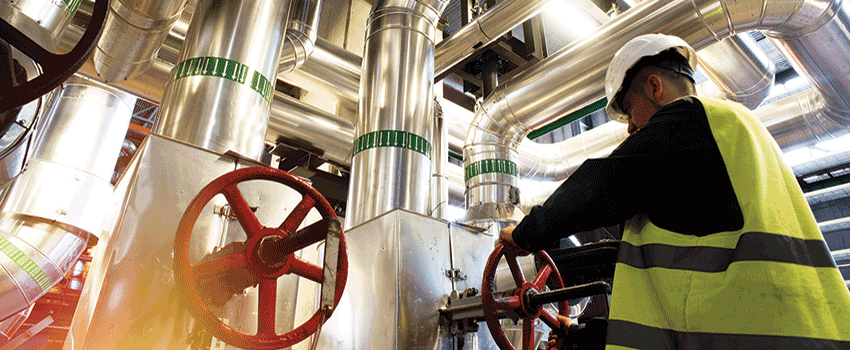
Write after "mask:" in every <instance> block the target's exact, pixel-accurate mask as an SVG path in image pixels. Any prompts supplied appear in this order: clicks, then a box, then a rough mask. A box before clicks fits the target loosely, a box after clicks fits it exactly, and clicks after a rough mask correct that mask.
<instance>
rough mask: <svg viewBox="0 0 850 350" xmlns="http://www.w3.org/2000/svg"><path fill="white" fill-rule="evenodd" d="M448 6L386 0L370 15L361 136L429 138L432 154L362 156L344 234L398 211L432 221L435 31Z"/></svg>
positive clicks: (392, 150)
mask: <svg viewBox="0 0 850 350" xmlns="http://www.w3.org/2000/svg"><path fill="white" fill-rule="evenodd" d="M447 4H448V1H442V0H431V1H427V2H426V1H424V0H422V1H413V0H408V1H404V0H382V1H378V2H377V3H376V4H375V7H374V9H373V12H372V14H371V15H370V16H369V24H368V25H367V32H366V44H365V54H364V56H363V78H362V80H361V82H360V91H361V94H360V95H361V98H360V108H359V110H358V114H357V124H356V129H355V130H356V132H355V135H356V136H355V137H358V138H359V137H361V136H365V135H367V134H370V133H376V132H384V131H386V132H397V131H401V132H404V133H409V134H412V135H413V136H410V137H411V138H413V137H414V136H415V137H418V138H420V139H424V141H425V142H426V145H425V149H426V151H425V152H417V151H414V150H412V149H407V148H403V147H395V146H388V145H387V146H382V145H381V144H380V143H375V145H376V146H375V147H372V146H373V145H372V144H370V145H369V147H371V148H367V149H364V150H362V151H361V152H359V153H355V154H354V155H353V158H352V162H351V164H352V165H351V182H350V185H349V191H348V205H347V207H346V215H345V227H353V226H356V225H358V224H360V223H363V222H365V221H366V220H369V219H371V218H374V217H376V216H378V215H380V214H383V213H385V212H387V211H390V210H392V209H396V208H402V209H406V210H410V211H413V212H417V213H421V214H426V215H427V214H428V209H429V208H428V207H429V200H428V196H429V192H430V191H429V187H430V182H431V159H430V158H431V155H430V154H429V153H430V148H431V146H430V145H429V144H431V143H432V141H433V140H432V136H431V132H432V126H431V124H432V122H431V116H432V114H433V106H434V103H433V101H434V100H433V96H434V92H433V91H434V86H433V81H434V68H433V67H434V35H435V34H436V33H435V32H436V28H435V27H434V26H435V24H436V22H437V20H438V18H439V15H440V13H441V12H442V11H443V9H444V8H445V6H446V5H447ZM409 134H404V135H409ZM373 135H375V134H373ZM403 142H404V143H406V142H408V141H406V140H405V141H403Z"/></svg>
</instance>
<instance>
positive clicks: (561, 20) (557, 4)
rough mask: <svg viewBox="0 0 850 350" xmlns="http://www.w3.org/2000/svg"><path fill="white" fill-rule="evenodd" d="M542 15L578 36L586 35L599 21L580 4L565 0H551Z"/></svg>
mask: <svg viewBox="0 0 850 350" xmlns="http://www.w3.org/2000/svg"><path fill="white" fill-rule="evenodd" d="M543 13H544V15H545V16H546V17H547V20H548V21H551V23H557V24H558V25H559V26H560V27H561V28H563V29H564V30H566V31H569V32H570V33H571V34H573V35H576V36H578V37H579V38H581V37H585V36H588V35H590V34H592V33H593V32H594V30H595V29H596V28H597V27H599V23H598V22H596V21H595V20H592V19H591V15H590V14H589V13H587V12H586V11H584V9H583V8H582V7H580V6H576V4H573V3H572V2H571V1H567V0H551V1H549V3H548V4H546V7H545V8H544V9H543Z"/></svg>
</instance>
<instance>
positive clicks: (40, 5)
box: [0, 0, 82, 53]
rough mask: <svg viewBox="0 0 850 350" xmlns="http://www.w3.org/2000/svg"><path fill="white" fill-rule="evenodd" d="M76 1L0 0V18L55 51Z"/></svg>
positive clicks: (73, 12) (76, 6) (77, 5)
mask: <svg viewBox="0 0 850 350" xmlns="http://www.w3.org/2000/svg"><path fill="white" fill-rule="evenodd" d="M80 1H82V0H62V1H60V0H56V1H42V0H4V1H0V18H2V19H3V20H5V21H6V22H8V23H9V24H11V25H12V26H13V27H15V28H16V29H18V30H20V31H21V32H22V33H24V34H26V36H27V37H29V38H30V39H32V40H33V41H35V42H36V43H37V44H39V45H41V47H43V48H45V49H47V50H48V51H51V52H54V53H55V52H56V47H57V44H58V42H59V38H60V37H61V35H62V31H63V30H65V28H66V27H67V26H68V22H70V21H71V18H72V17H74V14H75V13H76V12H77V8H78V7H79V6H80Z"/></svg>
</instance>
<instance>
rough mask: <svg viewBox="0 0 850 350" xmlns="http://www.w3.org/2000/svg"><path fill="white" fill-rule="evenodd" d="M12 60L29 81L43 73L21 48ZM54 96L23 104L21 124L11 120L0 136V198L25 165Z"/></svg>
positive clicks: (19, 117)
mask: <svg viewBox="0 0 850 350" xmlns="http://www.w3.org/2000/svg"><path fill="white" fill-rule="evenodd" d="M12 59H14V60H15V61H17V62H18V63H19V64H20V65H21V67H22V68H23V69H24V71H25V72H26V75H27V79H28V80H29V79H32V78H35V77H36V76H38V75H39V74H41V68H40V67H39V66H38V65H37V64H35V62H33V60H32V59H30V58H29V57H26V56H25V55H24V54H22V53H21V52H20V51H18V50H17V49H14V48H13V49H12ZM51 96H53V93H50V94H47V95H44V96H41V97H39V98H37V99H35V100H34V101H32V102H29V103H27V104H25V105H23V106H22V107H21V110H20V111H19V112H18V115H17V116H16V117H15V121H17V123H11V124H10V125H9V126H8V129H7V130H6V131H5V133H3V134H2V138H0V201H2V198H4V197H5V195H4V194H5V193H6V190H8V187H7V186H4V185H6V184H7V183H8V181H9V180H11V179H12V178H14V177H15V176H18V174H19V173H20V172H21V170H22V169H23V167H24V163H25V161H26V157H27V154H28V151H29V149H30V147H31V144H32V142H31V141H32V138H33V135H34V134H35V133H34V130H35V126H36V122H37V120H38V119H39V118H40V117H41V116H42V115H43V114H44V111H45V109H46V106H47V101H49V100H50V97H51Z"/></svg>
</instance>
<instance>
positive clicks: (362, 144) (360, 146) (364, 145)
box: [352, 130, 431, 159]
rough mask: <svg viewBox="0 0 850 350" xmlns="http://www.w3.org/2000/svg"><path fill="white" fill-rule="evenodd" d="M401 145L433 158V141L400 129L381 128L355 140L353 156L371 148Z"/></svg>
mask: <svg viewBox="0 0 850 350" xmlns="http://www.w3.org/2000/svg"><path fill="white" fill-rule="evenodd" d="M377 147H399V148H405V149H409V150H413V151H416V152H418V153H421V154H423V155H425V156H426V157H428V159H431V143H430V142H428V140H426V139H425V138H424V137H422V136H419V135H416V134H414V133H410V132H407V131H400V130H379V131H373V132H370V133H367V134H364V135H362V136H360V137H358V138H357V140H355V141H354V149H353V150H352V156H353V155H355V154H357V153H360V152H363V151H365V150H367V149H370V148H377Z"/></svg>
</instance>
